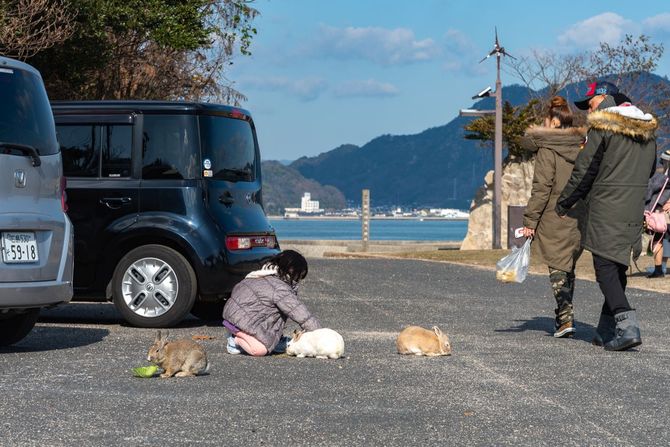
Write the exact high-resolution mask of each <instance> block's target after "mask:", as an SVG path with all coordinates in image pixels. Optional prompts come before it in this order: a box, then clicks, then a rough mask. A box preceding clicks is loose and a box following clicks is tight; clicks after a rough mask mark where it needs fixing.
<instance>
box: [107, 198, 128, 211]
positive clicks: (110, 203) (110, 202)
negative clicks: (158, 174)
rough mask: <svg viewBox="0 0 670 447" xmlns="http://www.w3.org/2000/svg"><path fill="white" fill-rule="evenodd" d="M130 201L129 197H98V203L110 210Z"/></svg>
mask: <svg viewBox="0 0 670 447" xmlns="http://www.w3.org/2000/svg"><path fill="white" fill-rule="evenodd" d="M132 201H133V199H132V198H131V197H105V198H103V199H100V203H102V204H103V205H105V206H106V207H107V208H109V209H110V210H118V209H119V208H121V207H122V206H123V205H127V204H129V203H130V202H132Z"/></svg>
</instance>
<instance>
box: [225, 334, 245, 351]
mask: <svg viewBox="0 0 670 447" xmlns="http://www.w3.org/2000/svg"><path fill="white" fill-rule="evenodd" d="M226 351H228V354H242V349H241V348H240V347H239V346H238V345H237V343H235V337H234V336H233V335H229V336H228V343H226Z"/></svg>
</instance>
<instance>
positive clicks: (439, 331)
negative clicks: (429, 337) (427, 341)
mask: <svg viewBox="0 0 670 447" xmlns="http://www.w3.org/2000/svg"><path fill="white" fill-rule="evenodd" d="M433 332H435V335H437V336H438V337H440V336H442V331H441V330H440V328H439V327H437V326H433Z"/></svg>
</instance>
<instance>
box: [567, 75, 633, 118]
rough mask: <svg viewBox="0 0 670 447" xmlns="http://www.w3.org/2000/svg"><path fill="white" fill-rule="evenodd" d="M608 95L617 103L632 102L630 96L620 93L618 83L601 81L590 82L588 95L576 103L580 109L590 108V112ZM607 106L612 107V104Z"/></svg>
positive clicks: (596, 108)
mask: <svg viewBox="0 0 670 447" xmlns="http://www.w3.org/2000/svg"><path fill="white" fill-rule="evenodd" d="M608 96H609V97H611V99H612V100H613V101H614V102H615V103H616V105H620V104H625V103H631V100H630V99H629V98H628V96H626V95H624V94H623V93H619V89H618V87H617V86H616V85H614V84H612V83H611V82H607V81H601V82H594V83H592V84H589V90H588V91H587V92H586V97H585V98H584V99H582V100H581V101H575V105H576V106H577V108H578V109H581V110H588V111H589V113H591V112H595V111H596V110H598V107H599V106H600V104H602V102H603V101H604V100H605V99H607V97H608ZM605 106H606V107H611V106H612V104H611V103H609V104H606V105H605ZM603 108H604V107H603Z"/></svg>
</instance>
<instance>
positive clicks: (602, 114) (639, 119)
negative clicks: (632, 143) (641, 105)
mask: <svg viewBox="0 0 670 447" xmlns="http://www.w3.org/2000/svg"><path fill="white" fill-rule="evenodd" d="M638 112H639V113H638ZM587 122H588V125H589V128H590V129H597V130H604V131H608V132H612V133H617V134H620V135H624V136H627V137H629V138H633V139H636V140H639V139H641V140H643V141H649V140H652V139H654V137H655V136H654V133H655V131H656V129H657V128H658V121H657V120H656V118H655V117H653V116H652V115H651V114H649V113H642V112H641V111H640V109H638V108H637V107H635V106H632V105H631V106H627V107H608V108H606V109H603V110H596V111H595V112H593V113H590V114H589V115H588V116H587Z"/></svg>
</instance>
